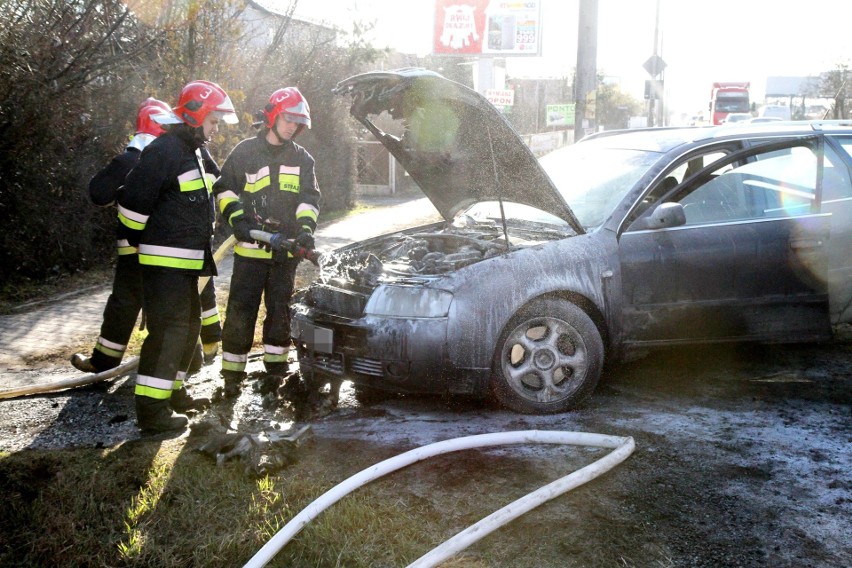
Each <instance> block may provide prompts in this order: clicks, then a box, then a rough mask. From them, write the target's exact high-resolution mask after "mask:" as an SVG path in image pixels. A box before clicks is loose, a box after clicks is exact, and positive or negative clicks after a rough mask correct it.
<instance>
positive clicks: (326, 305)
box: [310, 284, 367, 319]
mask: <svg viewBox="0 0 852 568" xmlns="http://www.w3.org/2000/svg"><path fill="white" fill-rule="evenodd" d="M310 301H311V305H313V307H314V308H316V309H317V310H319V311H321V312H324V313H326V314H333V315H335V316H340V317H343V318H349V319H357V318H359V317H361V315H362V314H363V313H364V306H366V305H367V296H365V295H364V294H360V293H358V292H352V291H349V290H345V289H343V288H338V287H336V286H330V285H328V284H315V285H314V286H312V287H311V290H310Z"/></svg>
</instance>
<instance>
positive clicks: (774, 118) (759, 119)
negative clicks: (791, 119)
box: [748, 116, 784, 124]
mask: <svg viewBox="0 0 852 568" xmlns="http://www.w3.org/2000/svg"><path fill="white" fill-rule="evenodd" d="M783 120H784V119H782V118H781V117H778V116H756V117H754V118H752V119H751V120H749V121H748V122H749V124H755V123H760V122H782V121H783Z"/></svg>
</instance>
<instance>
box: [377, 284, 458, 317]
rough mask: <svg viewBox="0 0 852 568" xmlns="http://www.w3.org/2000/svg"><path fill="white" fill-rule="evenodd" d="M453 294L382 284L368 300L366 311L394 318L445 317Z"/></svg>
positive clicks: (430, 289) (431, 289) (429, 289)
mask: <svg viewBox="0 0 852 568" xmlns="http://www.w3.org/2000/svg"><path fill="white" fill-rule="evenodd" d="M452 301H453V295H452V294H450V293H449V292H445V291H444V290H435V289H433V288H422V287H415V286H389V285H382V286H379V287H378V288H376V289H375V291H374V292H373V295H372V296H370V299H369V300H368V301H367V306H366V307H365V308H364V313H366V314H368V315H372V316H387V317H393V318H444V317H447V314H448V313H449V311H450V303H451V302H452Z"/></svg>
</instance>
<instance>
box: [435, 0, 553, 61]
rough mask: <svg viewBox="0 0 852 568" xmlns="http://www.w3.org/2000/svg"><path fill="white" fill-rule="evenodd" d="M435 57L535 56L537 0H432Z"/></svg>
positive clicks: (538, 27)
mask: <svg viewBox="0 0 852 568" xmlns="http://www.w3.org/2000/svg"><path fill="white" fill-rule="evenodd" d="M432 52H433V53H434V54H435V55H500V56H504V55H539V54H540V52H541V0H435V29H434V33H433V37H432Z"/></svg>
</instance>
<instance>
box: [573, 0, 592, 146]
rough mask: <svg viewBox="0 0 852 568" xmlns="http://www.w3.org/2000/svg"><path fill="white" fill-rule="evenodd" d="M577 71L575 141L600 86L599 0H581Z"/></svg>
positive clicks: (575, 86) (580, 136)
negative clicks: (588, 102)
mask: <svg viewBox="0 0 852 568" xmlns="http://www.w3.org/2000/svg"><path fill="white" fill-rule="evenodd" d="M579 22H580V23H579V26H578V29H577V72H576V77H575V78H574V103H575V107H574V109H575V111H574V141H575V142H577V141H578V140H580V139H581V138H582V137H583V135H584V134H585V132H584V131H583V120H584V119H585V118H586V116H587V114H588V112H587V110H588V109H587V107H586V103H587V99H588V96H589V93H594V92H595V91H596V90H597V88H598V61H597V60H598V0H580V13H579Z"/></svg>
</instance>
